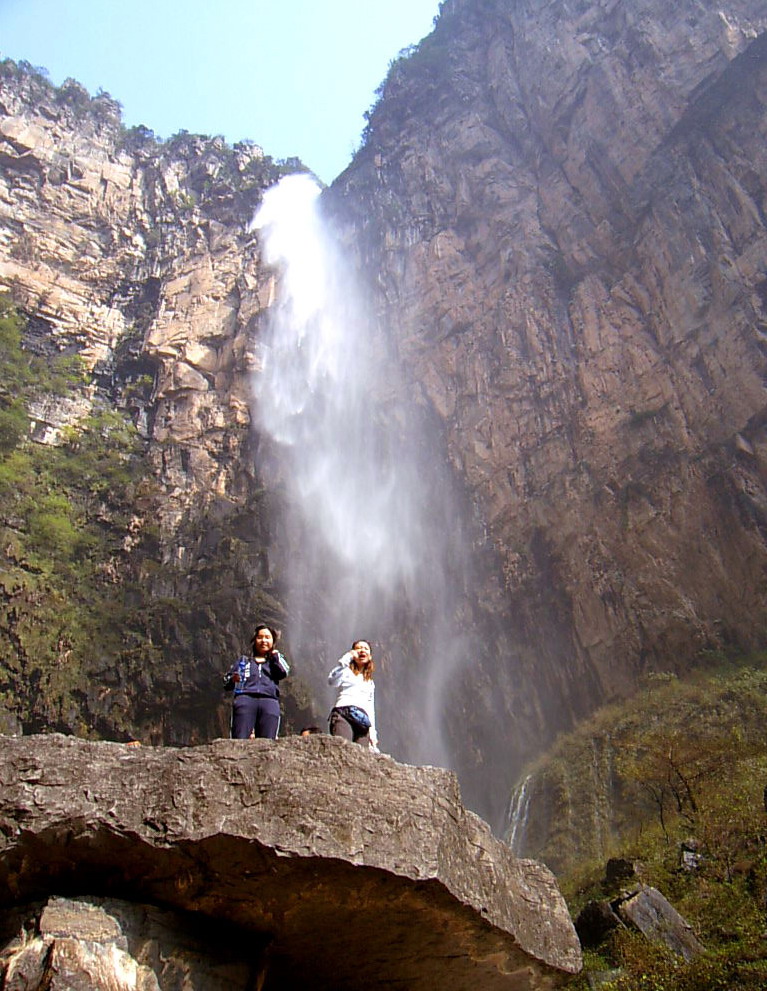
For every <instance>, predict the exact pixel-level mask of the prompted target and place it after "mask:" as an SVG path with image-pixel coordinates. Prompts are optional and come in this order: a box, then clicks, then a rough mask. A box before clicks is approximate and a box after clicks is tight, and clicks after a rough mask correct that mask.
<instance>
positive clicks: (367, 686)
mask: <svg viewBox="0 0 767 991" xmlns="http://www.w3.org/2000/svg"><path fill="white" fill-rule="evenodd" d="M351 660H352V652H351V651H350V650H349V651H347V652H346V653H345V654H344V656H343V657H342V658H340V660H339V661H338V664H336V666H335V667H334V668H333V670H332V671H331V672H330V674H329V675H328V684H329V685H332V686H333V687H334V688H337V689H338V697H337V698H336V701H335V705H336V707H340V706H343V705H356V706H358V707H359V708H360V709H364V710H365V712H366V713H367V714H368V716H369V717H370V732H369V736H370V742H371V743H372V744H373V746H374V747H377V746H378V730H377V729H376V708H375V693H376V686H375V682H374V681H372V679H371V680H370V681H365V678H364V677H363V675H362V673H361V672H360V673H356V672H354V671H352V669H351V668H350V667H349V665H350V663H351Z"/></svg>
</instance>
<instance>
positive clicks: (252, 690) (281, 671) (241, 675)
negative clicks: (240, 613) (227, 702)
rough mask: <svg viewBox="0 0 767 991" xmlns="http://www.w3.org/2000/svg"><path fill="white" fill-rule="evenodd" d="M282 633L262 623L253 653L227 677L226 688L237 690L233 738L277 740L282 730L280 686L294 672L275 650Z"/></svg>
mask: <svg viewBox="0 0 767 991" xmlns="http://www.w3.org/2000/svg"><path fill="white" fill-rule="evenodd" d="M277 636H278V634H277V633H276V631H275V630H273V629H272V628H271V627H270V626H266V625H264V624H263V623H261V624H260V625H259V626H257V627H256V629H255V631H254V633H253V639H252V640H251V646H252V648H253V653H252V655H251V656H250V657H245V656H243V657H241V658H240V659H239V660H238V661H237V662H236V663H234V664H233V665H232V666H231V667H230V668H229V670H228V671H227V672H226V674H225V675H224V688H225V689H226V690H227V691H229V690H230V689H232V688H233V689H234V702H233V704H232V739H233V740H247V739H248V737H249V736H250V734H251V733H254V734H255V736H257V737H264V738H266V739H269V740H276V739H277V733H278V731H279V728H280V688H279V683H280V682H281V681H282V679H283V678H285V677H286V676H287V675H288V674H289V673H290V666H289V665H288V662H287V661H286V660H285V658H284V657H283V656H282V654H281V653H280V652H279V651H278V650H275V649H274V644H275V642H276V640H277Z"/></svg>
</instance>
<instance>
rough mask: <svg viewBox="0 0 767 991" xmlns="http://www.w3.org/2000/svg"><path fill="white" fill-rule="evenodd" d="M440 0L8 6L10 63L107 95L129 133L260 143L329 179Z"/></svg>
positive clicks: (38, 1)
mask: <svg viewBox="0 0 767 991" xmlns="http://www.w3.org/2000/svg"><path fill="white" fill-rule="evenodd" d="M438 7H439V3H438V0H376V2H372V0H218V2H214V0H0V56H2V57H3V58H12V59H14V60H15V61H19V60H21V59H24V60H26V61H27V62H31V63H32V64H33V65H35V66H42V67H44V68H46V69H47V70H48V71H49V73H50V78H51V82H53V83H54V84H55V85H57V86H58V85H60V84H61V83H62V82H63V81H64V79H66V78H67V77H68V76H71V77H72V78H74V79H77V80H78V82H80V83H82V84H83V86H85V87H86V89H88V90H89V92H90V93H91V94H92V95H93V94H95V93H96V91H97V90H98V89H99V88H101V89H104V90H107V91H108V92H109V93H110V94H111V95H112V96H113V97H114V98H115V99H116V100H119V101H120V103H122V105H123V119H124V122H125V123H126V125H128V126H132V125H134V124H145V125H146V126H147V127H149V128H151V129H152V130H153V131H154V132H155V133H156V134H157V135H158V136H160V137H162V138H168V137H170V135H171V134H174V133H175V132H176V131H179V130H181V129H184V130H187V131H190V132H193V133H200V134H210V135H213V134H223V135H224V137H225V138H226V140H227V141H228V142H230V143H234V142H235V141H239V140H242V139H243V138H250V139H251V140H253V141H255V142H256V143H257V144H259V145H261V146H262V147H263V149H264V151H265V152H266V154H268V155H271V156H272V157H273V158H287V157H289V156H291V155H296V156H298V157H299V158H300V159H301V160H302V161H303V162H304V163H305V164H306V165H308V166H309V167H310V168H311V169H313V170H314V171H315V172H316V173H317V174H318V175H319V177H320V178H321V179H323V180H324V181H325V182H331V181H332V180H333V179H334V178H335V177H336V175H338V173H340V172H341V171H343V169H344V168H345V167H346V165H347V164H348V162H349V160H350V159H351V156H352V153H353V151H354V149H355V148H356V147H357V145H358V144H359V138H360V134H361V132H362V128H363V127H364V124H365V122H364V118H363V113H364V112H365V110H367V109H368V108H369V107H370V106H371V104H372V103H373V101H374V99H375V96H374V91H375V89H376V87H377V86H378V85H379V83H380V82H381V81H382V80H383V78H384V76H385V75H386V71H387V68H388V65H389V61H390V60H391V59H393V58H394V57H395V56H396V55H397V53H398V52H399V51H400V49H402V48H404V47H406V46H407V45H411V44H415V43H416V42H418V41H420V40H421V38H423V37H424V36H425V35H427V34H428V33H429V32H430V31H431V29H432V22H433V18H434V17H435V16H436V14H437V13H438Z"/></svg>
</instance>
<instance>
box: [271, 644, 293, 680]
mask: <svg viewBox="0 0 767 991" xmlns="http://www.w3.org/2000/svg"><path fill="white" fill-rule="evenodd" d="M272 671H273V677H274V680H275V681H282V679H283V678H287V676H288V675H289V674H290V665H289V664H288V662H287V661H286V660H285V658H284V657H283V656H282V654H281V653H280V652H279V650H273V651H272Z"/></svg>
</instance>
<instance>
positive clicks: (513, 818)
mask: <svg viewBox="0 0 767 991" xmlns="http://www.w3.org/2000/svg"><path fill="white" fill-rule="evenodd" d="M531 778H532V775H531V774H528V775H527V776H526V777H525V778H524V780H523V781H522V783H521V784H519V785H517V787H516V788H515V789H514V791H513V792H512V794H511V800H510V802H509V809H508V812H507V814H506V822H507V827H506V834H505V838H506V842H507V843H508V844H509V846H510V847H511V850H512V853H515V854H517V856H522V852H523V849H524V844H525V833H526V832H527V819H528V815H529V813H530V779H531Z"/></svg>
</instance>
